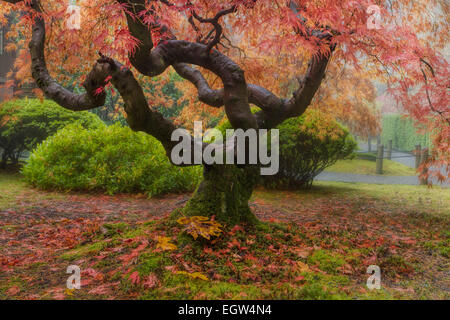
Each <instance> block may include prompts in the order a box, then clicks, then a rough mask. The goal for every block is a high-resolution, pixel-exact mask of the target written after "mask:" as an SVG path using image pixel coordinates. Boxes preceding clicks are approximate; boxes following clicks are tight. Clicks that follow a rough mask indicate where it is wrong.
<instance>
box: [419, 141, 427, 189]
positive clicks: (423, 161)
mask: <svg viewBox="0 0 450 320" xmlns="http://www.w3.org/2000/svg"><path fill="white" fill-rule="evenodd" d="M427 161H428V149H424V150H423V152H422V158H421V161H420V162H421V164H423V163H425V162H427ZM427 172H428V169H427V168H424V169H423V170H422V172H421V174H426V173H427ZM420 184H422V185H427V184H428V179H426V178H425V179H420Z"/></svg>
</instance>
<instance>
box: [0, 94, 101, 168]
mask: <svg viewBox="0 0 450 320" xmlns="http://www.w3.org/2000/svg"><path fill="white" fill-rule="evenodd" d="M74 122H78V123H80V124H81V125H82V126H83V127H85V128H95V127H98V126H99V125H101V124H102V121H101V120H100V118H99V117H97V116H96V115H95V114H93V113H90V112H87V111H83V112H74V111H70V110H67V109H64V108H62V107H60V106H59V105H57V104H56V103H55V102H53V101H50V100H43V101H41V100H38V99H27V98H25V99H17V100H10V101H7V102H4V103H2V104H1V105H0V149H1V151H2V165H3V166H4V165H6V161H8V160H10V161H11V162H12V163H13V164H15V163H17V162H18V161H19V158H20V156H21V155H22V153H23V152H24V151H26V150H28V151H31V150H32V149H34V148H35V147H36V145H37V144H38V143H40V142H42V141H43V140H44V139H46V138H47V137H49V136H51V135H52V134H54V133H56V132H57V131H58V130H59V129H61V128H63V127H64V126H66V125H68V124H70V123H74Z"/></svg>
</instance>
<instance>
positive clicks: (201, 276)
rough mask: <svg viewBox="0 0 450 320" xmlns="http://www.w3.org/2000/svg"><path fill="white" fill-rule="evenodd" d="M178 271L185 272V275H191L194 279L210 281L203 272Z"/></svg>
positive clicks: (179, 272) (178, 272)
mask: <svg viewBox="0 0 450 320" xmlns="http://www.w3.org/2000/svg"><path fill="white" fill-rule="evenodd" d="M176 273H177V274H183V275H186V276H189V277H191V278H192V279H202V280H205V281H208V280H209V279H208V277H207V276H205V275H204V274H203V273H201V272H193V273H189V272H186V271H177V272H176Z"/></svg>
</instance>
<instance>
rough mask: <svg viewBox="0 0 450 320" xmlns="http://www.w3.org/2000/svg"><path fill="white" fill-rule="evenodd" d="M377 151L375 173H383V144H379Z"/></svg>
mask: <svg viewBox="0 0 450 320" xmlns="http://www.w3.org/2000/svg"><path fill="white" fill-rule="evenodd" d="M377 147H378V153H377V169H376V174H383V156H384V146H383V145H382V144H379V145H378V146H377Z"/></svg>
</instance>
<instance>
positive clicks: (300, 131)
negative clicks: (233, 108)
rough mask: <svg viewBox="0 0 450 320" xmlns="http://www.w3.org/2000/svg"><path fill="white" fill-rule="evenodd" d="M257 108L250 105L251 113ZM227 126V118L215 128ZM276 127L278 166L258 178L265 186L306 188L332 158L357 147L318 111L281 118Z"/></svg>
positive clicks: (352, 140) (328, 118)
mask: <svg viewBox="0 0 450 320" xmlns="http://www.w3.org/2000/svg"><path fill="white" fill-rule="evenodd" d="M257 111H259V109H258V108H252V112H253V113H255V112H257ZM231 128H232V126H231V124H230V122H229V121H224V122H222V123H221V125H219V126H218V127H217V129H218V130H220V131H221V132H222V133H223V134H224V133H225V130H226V129H231ZM277 129H278V130H279V135H280V138H279V145H280V152H279V154H280V159H279V160H280V167H279V171H278V173H277V174H275V175H272V176H262V177H261V183H262V184H263V185H264V186H265V187H266V188H273V189H299V188H309V187H311V185H312V182H313V180H314V177H315V176H317V175H318V174H319V173H321V172H322V171H323V170H324V169H325V168H326V167H329V166H331V165H333V164H334V163H336V161H338V160H340V159H345V158H347V157H350V156H353V154H354V151H355V150H356V148H357V143H356V141H355V140H354V139H353V137H352V136H351V135H350V133H349V131H348V130H347V129H346V128H345V127H343V126H342V125H341V124H339V123H338V122H337V121H336V120H334V118H332V117H331V116H329V115H327V114H325V113H323V112H321V111H319V110H313V109H309V110H308V111H306V112H305V113H304V114H303V115H302V116H300V117H297V118H290V119H288V120H286V121H284V122H283V123H282V124H280V125H278V126H277ZM268 149H269V150H270V143H269V145H268Z"/></svg>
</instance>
